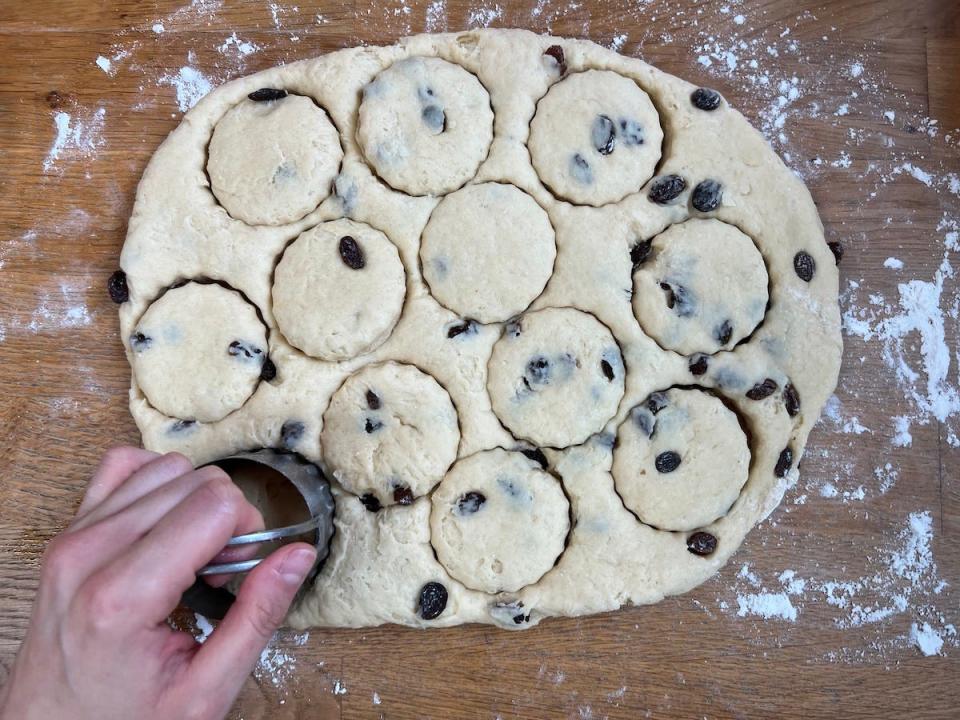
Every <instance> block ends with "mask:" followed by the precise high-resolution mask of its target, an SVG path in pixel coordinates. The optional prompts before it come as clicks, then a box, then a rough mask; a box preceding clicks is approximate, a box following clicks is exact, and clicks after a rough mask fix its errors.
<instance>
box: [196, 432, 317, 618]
mask: <svg viewBox="0 0 960 720" xmlns="http://www.w3.org/2000/svg"><path fill="white" fill-rule="evenodd" d="M207 464H208V465H214V466H216V467H219V468H220V469H222V470H223V471H224V472H225V473H227V475H230V476H231V477H234V475H235V474H236V473H238V472H239V471H241V470H243V469H251V468H257V469H261V470H262V469H263V468H268V469H269V470H272V471H273V472H274V473H276V474H277V475H279V476H281V477H282V478H285V479H286V480H287V481H289V482H290V484H291V485H292V486H293V487H294V488H295V489H296V490H297V492H298V493H299V495H300V497H301V498H302V499H303V501H304V503H305V504H306V509H307V511H308V512H309V518H308V519H307V520H304V521H302V522H298V523H295V524H292V525H287V526H285V527H278V528H268V529H266V530H261V531H259V532H253V533H247V534H245V535H237V536H235V537H232V538H230V540H229V541H228V542H227V547H236V546H239V545H250V544H254V543H261V542H269V541H272V540H282V539H284V538H290V537H297V536H299V535H305V534H307V533H311V534H312V540H313V543H312V544H313V545H314V546H315V547H316V548H317V560H316V563H315V564H314V567H313V570H312V571H311V572H310V574H309V575H308V576H307V579H306V581H305V582H304V584H307V583H309V582H310V581H311V580H312V579H313V578H314V577H315V576H316V573H317V569H318V568H319V566H320V564H321V563H322V562H323V560H324V559H326V557H327V554H328V553H329V551H330V538H331V537H333V510H334V503H333V496H332V495H331V493H330V485H329V483H327V479H326V478H325V477H324V476H323V473H322V472H321V471H320V468H318V467H317V466H316V465H314V464H313V463H311V462H309V461H307V460H305V459H303V458H302V457H301V456H300V455H297V454H295V453H290V452H280V451H277V450H271V449H264V450H256V451H253V452H245V453H238V454H236V455H230V456H229V457H225V458H221V459H219V460H214V461H213V462H211V463H207ZM262 560H263V558H253V559H250V560H242V561H238V562H229V563H217V564H215V565H206V566H204V567H202V568H200V570H199V571H198V572H197V580H196V582H194V584H193V585H192V586H191V587H190V588H189V589H188V590H187V591H186V592H185V593H184V594H183V597H182V598H181V602H182V603H183V604H184V605H186V606H187V607H189V608H190V609H192V610H194V611H196V612H198V613H200V614H201V615H204V616H206V617H208V618H213V619H221V618H223V617H224V615H226V614H227V610H229V609H230V606H231V605H232V604H233V601H234V600H235V596H234V594H233V593H231V592H230V591H229V590H226V589H224V588H216V587H212V586H211V585H209V584H207V583H206V582H204V580H203V579H202V576H204V575H225V574H230V573H243V572H248V571H249V570H252V569H253V568H255V567H256V566H257V565H258V564H260V562H261V561H262Z"/></svg>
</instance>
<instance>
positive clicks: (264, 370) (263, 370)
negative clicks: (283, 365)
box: [260, 358, 277, 382]
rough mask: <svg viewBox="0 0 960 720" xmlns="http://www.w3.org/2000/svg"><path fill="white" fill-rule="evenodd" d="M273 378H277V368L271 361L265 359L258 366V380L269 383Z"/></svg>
mask: <svg viewBox="0 0 960 720" xmlns="http://www.w3.org/2000/svg"><path fill="white" fill-rule="evenodd" d="M275 377H277V366H276V365H274V364H273V360H271V359H270V358H266V359H265V360H264V361H263V365H261V366H260V379H261V380H266V381H267V382H270V381H271V380H273V379H274V378H275Z"/></svg>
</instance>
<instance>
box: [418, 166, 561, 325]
mask: <svg viewBox="0 0 960 720" xmlns="http://www.w3.org/2000/svg"><path fill="white" fill-rule="evenodd" d="M556 256H557V248H556V243H555V241H554V232H553V226H552V225H551V224H550V218H549V217H547V213H546V212H545V211H544V210H543V208H541V207H540V206H539V205H538V204H537V202H536V201H535V200H534V199H533V198H532V197H530V196H529V195H527V194H526V193H525V192H523V191H522V190H520V189H519V188H516V187H514V186H513V185H504V184H501V183H482V184H480V185H468V186H466V187H465V188H462V189H460V190H457V191H456V192H455V193H452V194H450V195H447V196H446V197H445V198H444V199H443V200H441V201H440V204H439V205H437V207H436V209H434V211H433V214H432V215H431V216H430V221H429V222H428V223H427V226H426V228H424V231H423V236H422V237H421V240H420V264H421V267H422V268H423V277H424V279H425V280H426V282H427V284H428V285H429V286H430V293H431V294H432V295H433V297H434V298H436V299H437V301H438V302H439V303H440V304H441V305H443V306H444V307H446V308H448V309H450V310H453V312H455V313H457V314H458V315H460V316H461V317H465V318H472V319H474V320H479V321H480V322H482V323H492V322H501V321H503V320H508V319H509V318H511V317H513V316H514V315H518V314H519V313H521V312H523V311H524V310H526V309H527V307H528V306H529V305H530V303H531V302H533V301H534V299H536V297H537V296H538V295H539V294H540V293H541V292H543V288H544V287H546V284H547V281H548V280H549V279H550V274H551V273H552V272H553V262H554V259H555V258H556Z"/></svg>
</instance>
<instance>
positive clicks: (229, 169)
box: [207, 95, 343, 225]
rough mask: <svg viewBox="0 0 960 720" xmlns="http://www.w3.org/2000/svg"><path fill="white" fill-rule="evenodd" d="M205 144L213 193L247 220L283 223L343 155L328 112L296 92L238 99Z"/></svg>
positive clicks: (309, 206)
mask: <svg viewBox="0 0 960 720" xmlns="http://www.w3.org/2000/svg"><path fill="white" fill-rule="evenodd" d="M208 152H209V159H208V160H207V172H208V174H209V176H210V186H211V187H210V189H211V190H212V191H213V194H214V196H215V197H216V198H217V200H218V201H219V202H220V204H221V205H222V206H223V208H224V209H225V210H226V211H227V212H228V213H230V215H231V216H232V217H234V218H236V219H237V220H242V221H243V222H245V223H248V224H250V225H284V224H287V223H291V222H294V221H295V220H299V219H300V218H302V217H303V216H304V215H307V214H308V213H310V212H312V211H313V210H314V209H315V208H316V207H317V206H318V205H319V204H320V203H321V202H323V200H324V199H325V198H326V197H327V196H328V195H330V192H331V190H332V187H333V179H334V177H335V176H336V174H337V171H338V170H339V168H340V161H341V160H343V149H342V148H341V146H340V137H339V135H338V133H337V129H336V128H335V127H334V126H333V123H332V122H330V118H329V117H328V116H327V113H325V112H324V111H323V110H322V109H321V108H319V107H318V106H317V105H316V104H315V103H314V102H313V100H311V99H310V98H308V97H304V96H302V95H287V96H286V97H284V98H281V99H279V100H271V101H267V102H256V101H254V100H250V99H249V98H247V99H245V100H242V101H241V102H240V103H239V104H238V105H235V106H234V107H232V108H230V109H229V110H228V111H227V112H226V113H225V114H224V116H223V117H222V118H221V119H220V122H218V123H217V125H216V127H215V128H214V130H213V137H212V138H211V139H210V148H209V151H208Z"/></svg>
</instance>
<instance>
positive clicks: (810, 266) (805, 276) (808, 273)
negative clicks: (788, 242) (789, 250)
mask: <svg viewBox="0 0 960 720" xmlns="http://www.w3.org/2000/svg"><path fill="white" fill-rule="evenodd" d="M816 269H817V264H816V263H815V262H814V260H813V257H812V256H811V255H810V253H808V252H806V251H804V250H801V251H800V252H798V253H797V254H796V255H794V256H793V270H794V272H795V273H797V277H798V278H800V279H801V280H803V281H804V282H810V281H811V280H813V273H814V271H815V270H816Z"/></svg>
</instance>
